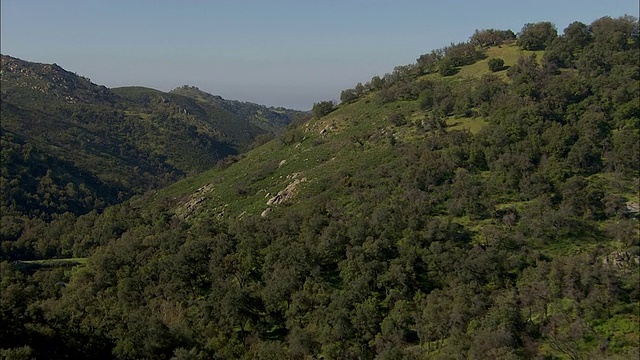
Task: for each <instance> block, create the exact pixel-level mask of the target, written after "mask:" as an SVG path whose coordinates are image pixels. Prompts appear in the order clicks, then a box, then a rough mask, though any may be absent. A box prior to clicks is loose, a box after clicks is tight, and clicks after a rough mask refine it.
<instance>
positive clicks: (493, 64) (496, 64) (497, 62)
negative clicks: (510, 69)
mask: <svg viewBox="0 0 640 360" xmlns="http://www.w3.org/2000/svg"><path fill="white" fill-rule="evenodd" d="M488 65H489V70H491V71H492V72H496V71H500V70H502V69H504V60H502V59H500V58H493V59H491V60H489V62H488Z"/></svg>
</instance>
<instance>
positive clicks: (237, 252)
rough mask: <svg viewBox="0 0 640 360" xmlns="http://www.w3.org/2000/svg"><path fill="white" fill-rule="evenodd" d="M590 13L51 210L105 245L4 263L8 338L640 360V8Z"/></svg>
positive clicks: (162, 353)
mask: <svg viewBox="0 0 640 360" xmlns="http://www.w3.org/2000/svg"><path fill="white" fill-rule="evenodd" d="M572 26H574V24H572ZM575 26H577V27H578V28H579V29H582V30H583V33H582V34H584V35H585V36H584V37H582V38H581V39H583V41H584V43H576V42H575V41H574V40H576V39H575V38H574V35H575V34H576V32H574V31H565V33H564V34H563V35H561V36H559V37H556V36H555V35H554V37H553V39H550V42H549V44H548V45H547V46H546V48H544V55H542V53H541V52H535V53H533V54H536V56H530V54H525V56H522V57H519V58H518V59H517V60H516V61H515V62H508V61H505V64H506V65H507V66H510V67H509V68H508V69H502V70H499V71H498V73H497V74H494V73H490V72H489V70H488V69H487V70H486V71H483V73H482V74H480V72H481V71H480V69H479V68H478V67H477V63H478V61H485V60H486V61H487V66H488V61H489V60H490V59H491V58H492V54H495V53H500V52H501V50H498V49H503V48H506V49H507V50H505V51H512V50H513V51H516V48H514V47H509V46H504V47H503V48H495V47H489V48H486V47H484V48H483V47H480V46H475V45H474V46H473V51H470V49H471V48H470V47H469V46H468V44H459V45H455V46H453V47H451V48H447V49H444V50H442V51H436V52H434V53H432V54H434V55H433V57H431V58H429V57H427V58H425V57H421V58H420V59H419V61H418V63H417V64H415V65H410V66H405V67H398V68H396V70H394V72H393V73H390V74H387V75H385V76H383V77H375V78H374V79H372V81H371V82H369V83H367V84H365V85H362V84H360V86H356V87H355V88H354V89H347V90H349V91H347V92H346V93H345V96H344V97H343V103H342V104H340V105H339V106H337V107H335V108H329V109H327V110H326V111H323V113H324V115H323V116H319V117H316V118H314V119H312V120H310V121H309V122H306V123H304V124H302V125H300V126H297V127H292V128H289V129H288V130H287V131H285V132H284V133H282V134H280V135H278V137H277V138H276V139H274V140H273V141H271V142H268V143H266V144H264V145H263V146H260V147H258V148H255V149H253V150H252V151H250V152H248V153H247V154H246V156H245V157H243V158H242V159H239V160H238V161H237V162H235V163H232V164H228V166H227V167H226V168H217V169H212V170H210V171H207V172H204V173H202V174H200V175H198V176H194V177H190V178H187V179H185V180H183V181H180V182H178V183H176V184H173V185H172V186H170V187H167V188H165V189H162V190H161V191H158V192H157V193H156V194H148V195H147V196H141V197H135V198H133V199H132V200H131V201H129V202H127V203H124V204H120V205H117V206H114V207H110V208H109V209H107V210H106V211H105V213H104V214H102V215H100V216H97V215H95V214H89V215H87V216H83V217H80V218H79V219H78V221H76V222H70V223H65V222H64V219H60V220H58V221H57V222H53V223H52V225H51V232H53V231H57V232H58V233H59V234H61V236H60V237H59V238H62V239H64V241H59V240H57V238H44V237H39V238H37V239H35V238H34V237H31V238H30V237H29V236H23V237H21V238H20V239H19V240H18V241H20V242H22V243H23V244H29V243H30V241H31V242H33V243H34V244H36V246H34V247H35V248H39V247H46V246H51V247H53V248H56V249H58V250H59V253H58V254H59V255H64V256H69V257H71V256H86V255H91V256H90V257H89V259H87V261H86V265H84V266H83V267H76V268H74V269H73V270H72V271H71V273H70V274H69V273H67V274H65V273H64V271H62V270H60V269H58V272H54V271H53V270H50V271H49V272H44V271H41V272H36V273H35V274H34V276H32V277H30V278H25V276H24V275H23V274H22V273H20V272H19V271H18V269H13V268H12V266H11V265H9V264H8V263H6V262H5V263H3V266H4V267H5V269H7V270H6V271H7V273H9V274H10V276H7V277H6V279H7V280H5V281H3V286H5V289H11V290H12V292H6V291H3V294H5V293H7V294H8V295H6V297H5V301H4V302H3V304H11V306H10V307H9V308H10V309H11V311H5V312H3V313H2V314H3V316H5V317H6V318H3V322H4V323H6V324H10V325H9V326H7V330H3V331H4V332H3V333H2V336H3V337H4V338H6V339H8V340H7V341H6V343H7V344H10V345H9V346H11V347H13V348H14V349H18V350H19V349H20V348H19V347H20V346H25V345H28V346H30V347H32V348H33V349H34V350H33V351H34V352H36V353H44V352H45V351H46V352H47V354H49V355H51V356H52V357H56V354H61V356H59V357H62V354H64V355H65V356H69V354H73V355H75V356H76V357H83V356H84V357H88V356H91V355H93V354H108V355H104V357H105V358H110V357H112V356H113V357H116V358H165V359H169V358H228V359H232V358H246V359H250V358H294V359H299V358H363V359H398V358H433V359H443V358H445V359H447V358H460V357H462V358H477V359H481V358H499V359H517V358H573V359H577V358H616V357H617V358H636V357H637V356H638V346H637V345H638V343H639V335H640V334H639V331H638V324H639V322H640V309H639V307H638V304H639V303H640V288H639V281H638V279H639V276H640V274H639V272H638V264H639V263H640V261H639V259H640V254H639V248H640V243H639V241H638V225H637V221H638V220H637V217H638V210H637V207H638V192H639V188H638V186H639V185H638V169H639V168H640V159H639V157H640V155H639V153H640V144H639V143H640V141H639V140H638V137H639V135H640V126H639V123H640V109H639V107H638V104H637V99H638V98H639V97H640V89H639V88H638V86H637V84H638V81H639V80H640V74H639V73H638V68H640V66H639V65H640V64H639V63H638V61H639V60H638V59H640V57H639V56H638V55H639V49H638V45H639V44H640V42H639V39H638V31H637V21H635V19H630V18H620V19H610V18H603V19H599V20H597V21H596V22H594V23H593V24H591V25H589V26H587V25H584V24H575ZM569 29H574V28H573V27H570V28H569ZM577 33H578V34H580V33H579V32H577ZM522 35H523V34H521V35H520V36H521V38H520V39H518V41H519V43H520V44H521V42H520V40H521V39H522ZM612 35H615V36H612ZM616 39H617V40H616ZM576 44H578V45H576ZM494 46H495V45H494ZM462 50H464V51H462ZM468 50H469V51H468ZM536 51H542V50H536ZM460 54H463V55H460ZM502 54H504V52H503V53H502ZM505 58H506V56H505ZM474 66H475V68H474ZM65 228H73V231H66V232H65V231H64V230H60V229H65ZM34 279H37V280H34ZM60 279H62V280H60ZM57 281H65V284H67V285H66V286H64V288H60V289H59V290H56V288H55V287H54V285H53V284H55V283H56V282H57ZM34 284H35V285H34ZM29 286H32V287H33V286H40V287H41V289H42V290H41V294H40V293H39V294H37V295H33V294H32V293H29V292H27V290H22V291H20V290H19V289H29ZM3 296H5V295H3ZM21 296H22V297H23V298H25V297H26V298H29V301H27V302H25V301H18V299H21ZM27 303H29V304H35V305H32V306H31V307H28V304H27ZM34 307H36V308H38V309H41V311H42V313H41V317H39V315H40V313H38V314H37V315H29V314H30V313H29V312H28V311H27V309H32V308H34ZM43 319H44V320H43ZM24 339H37V341H36V340H34V341H25V340H24ZM78 339H82V340H83V341H80V340H78ZM40 344H44V345H40ZM18 350H15V351H18Z"/></svg>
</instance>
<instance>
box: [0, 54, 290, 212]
mask: <svg viewBox="0 0 640 360" xmlns="http://www.w3.org/2000/svg"><path fill="white" fill-rule="evenodd" d="M203 94H205V93H203ZM206 95H208V96H211V95H209V94H206ZM224 104H234V106H235V108H234V109H235V110H234V109H231V110H226V109H225V108H224V106H223V105H224ZM238 104H240V105H238ZM246 107H252V109H254V108H255V109H262V108H264V109H267V108H266V107H261V106H259V105H255V104H249V103H238V102H233V101H229V100H224V99H221V98H218V99H217V103H215V104H214V103H210V104H203V103H202V102H198V101H196V100H194V99H193V98H191V97H188V96H183V95H179V94H177V93H173V92H172V93H164V92H161V91H158V90H154V89H148V88H142V87H130V88H118V89H107V88H106V87H104V86H98V85H96V84H93V83H91V82H90V80H89V79H87V78H84V77H81V76H78V75H76V74H74V73H71V72H69V71H66V70H64V69H62V68H61V67H59V66H58V65H56V64H53V65H48V64H38V63H31V62H27V61H23V60H20V59H16V58H12V57H10V56H5V55H3V56H2V103H1V112H2V143H3V146H2V148H3V160H4V161H3V178H2V189H3V196H2V198H3V213H4V214H11V215H27V216H28V217H34V216H35V217H42V218H43V219H50V217H51V215H52V214H56V213H58V214H60V213H63V212H65V211H71V212H73V213H75V214H82V213H86V212H88V211H90V210H91V209H98V210H99V209H103V208H104V207H105V206H106V205H108V204H113V203H116V202H118V201H121V200H122V199H126V198H128V197H130V196H131V195H132V194H135V193H144V192H146V191H149V190H152V189H156V188H159V187H162V186H165V185H168V184H170V183H171V182H174V181H176V180H177V179H179V178H182V177H184V176H186V175H189V174H196V173H198V172H201V171H203V170H206V169H209V168H211V167H212V166H214V165H215V164H216V163H217V162H218V161H220V160H221V159H223V158H225V157H227V156H230V155H237V154H239V153H240V152H243V151H246V150H247V149H248V148H249V147H250V146H251V144H252V143H253V142H254V141H255V140H256V138H257V137H258V136H262V137H268V136H273V135H272V134H273V132H274V131H277V129H279V128H281V127H284V126H285V125H286V124H287V123H289V122H290V121H291V118H290V116H291V117H294V116H297V115H300V114H302V113H301V112H295V111H292V110H291V111H290V110H286V111H284V113H283V114H278V116H277V119H272V118H264V119H262V120H263V121H262V122H261V126H258V125H255V124H254V123H255V122H256V121H255V116H254V115H255V114H254V115H251V116H249V115H248V114H249V112H247V111H245V108H246ZM234 111H235V112H234ZM242 111H244V112H245V113H243V112H242ZM256 111H257V110H256ZM265 111H266V110H265ZM265 124H266V125H267V126H265ZM270 134H271V135H270ZM27 148H28V149H33V150H28V151H27V150H25V149H27ZM30 151H33V154H34V155H35V154H38V155H37V156H29V155H28V154H27V152H30ZM43 156H44V157H45V159H44V160H42V159H40V158H41V157H43ZM48 163H51V165H52V166H51V168H48V165H47V164H48ZM54 164H58V165H54ZM47 170H51V171H50V172H49V178H51V180H50V181H52V182H53V183H55V187H56V188H58V190H56V189H51V191H49V192H46V191H45V192H46V194H45V193H43V192H42V190H38V189H36V186H37V184H38V183H40V182H42V181H49V180H44V177H45V175H46V174H47ZM21 174H22V175H21ZM27 177H28V179H27ZM81 185H82V188H83V189H86V190H87V191H88V192H87V193H86V194H83V195H82V197H83V199H72V200H68V199H67V198H74V197H76V194H77V189H78V188H79V187H80V186H81ZM65 187H73V188H75V189H76V191H75V192H73V194H71V195H69V194H68V193H69V192H72V191H71V190H69V191H66V190H64V188H65ZM70 189H71V188H70ZM98 189H102V190H98ZM83 192H84V190H83ZM45 196H46V200H45V199H44V197H45ZM69 201H72V202H73V201H76V202H78V201H80V202H85V204H84V205H70V204H67V203H68V202H69ZM38 203H39V204H40V205H38ZM45 203H46V205H43V204H45Z"/></svg>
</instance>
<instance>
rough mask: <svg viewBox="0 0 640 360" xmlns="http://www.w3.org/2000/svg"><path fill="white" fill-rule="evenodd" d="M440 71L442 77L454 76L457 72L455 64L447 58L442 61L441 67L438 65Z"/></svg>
mask: <svg viewBox="0 0 640 360" xmlns="http://www.w3.org/2000/svg"><path fill="white" fill-rule="evenodd" d="M438 69H439V71H440V75H442V76H451V75H454V74H455V73H456V72H457V70H456V68H455V62H454V61H453V60H452V59H450V58H448V57H446V58H444V59H442V61H440V63H439V65H438Z"/></svg>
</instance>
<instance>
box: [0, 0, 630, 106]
mask: <svg viewBox="0 0 640 360" xmlns="http://www.w3.org/2000/svg"><path fill="white" fill-rule="evenodd" d="M0 4H1V5H0V6H1V15H2V19H1V20H2V21H1V43H0V45H1V51H2V53H3V54H6V55H11V56H15V57H19V58H21V59H24V60H28V61H35V62H43V63H54V62H55V63H57V64H58V65H60V66H62V67H64V68H65V69H67V70H69V71H73V72H75V73H78V74H79V75H83V76H86V77H89V78H90V79H91V80H92V81H93V82H95V83H98V84H101V85H105V86H107V87H117V86H125V85H141V86H148V87H152V88H156V89H160V90H164V91H168V90H171V89H173V88H175V87H177V86H180V85H184V84H189V85H194V86H198V87H199V88H200V89H202V90H204V91H207V92H210V93H213V94H217V95H221V96H223V97H224V98H228V99H237V100H244V101H252V102H256V103H260V104H265V105H273V106H286V107H290V108H296V109H309V108H311V106H312V104H313V103H314V102H317V101H320V100H331V99H338V98H339V96H340V91H341V90H343V89H346V88H350V87H353V86H354V85H355V84H356V83H357V82H363V83H364V82H366V81H368V80H370V79H371V77H372V76H373V75H383V74H384V73H387V72H390V71H392V70H393V68H394V67H395V66H397V65H406V64H409V63H413V62H415V60H416V58H417V57H418V56H420V55H421V54H423V53H427V52H430V51H431V50H432V49H436V48H440V47H443V46H446V45H449V44H450V43H451V42H461V41H466V40H468V38H469V36H470V35H471V34H472V33H473V31H474V30H475V29H484V28H498V29H511V30H513V31H514V32H516V33H517V32H518V31H519V30H520V29H521V28H522V25H524V24H525V23H527V22H537V21H551V22H553V23H554V24H556V26H557V28H558V30H559V31H560V32H562V30H563V29H564V28H565V27H566V26H567V25H568V24H569V23H571V22H573V21H582V22H584V23H587V24H589V23H591V22H592V21H593V20H595V19H597V18H599V17H602V16H605V15H607V16H612V17H618V16H621V15H624V14H629V15H633V16H636V17H637V16H638V11H639V10H638V1H637V0H575V1H561V0H553V1H551V0H537V1H523V2H517V1H500V0H486V1H445V0H441V1H419V0H407V1H405V0H369V1H365V0H353V1H350V0H342V1H334V0H327V1H317V0H313V1H312V0H308V1H307V0H297V1H294V0H273V1H269V0H260V1H258V0H253V1H249V0H247V1H242V0H219V1H205V0H180V1H179V0H175V1H169V0H157V1H150V0H149V1H146V0H109V1H98V0H55V1H54V0H2V1H1V2H0Z"/></svg>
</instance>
